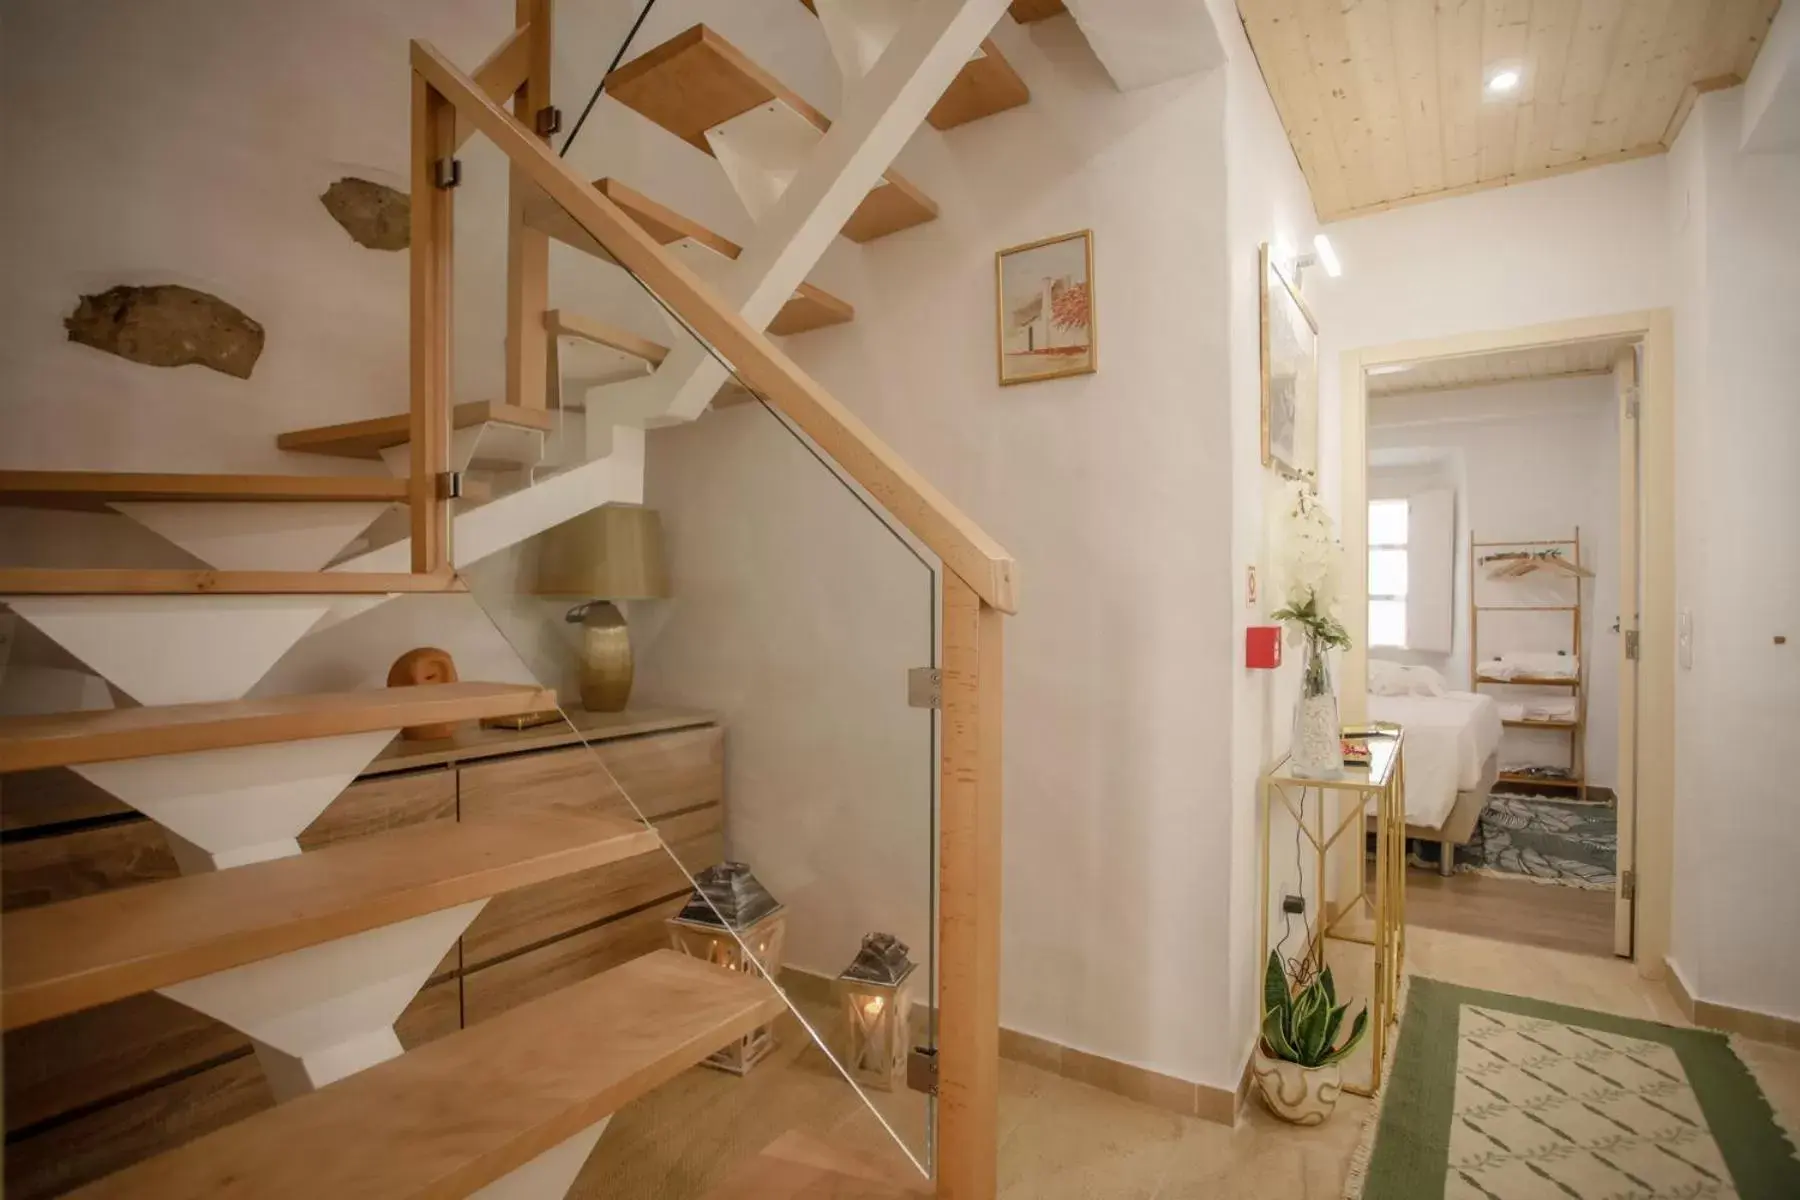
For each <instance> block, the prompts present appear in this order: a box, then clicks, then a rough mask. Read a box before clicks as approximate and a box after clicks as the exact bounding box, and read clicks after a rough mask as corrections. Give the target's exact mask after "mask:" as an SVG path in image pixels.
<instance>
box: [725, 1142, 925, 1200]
mask: <svg viewBox="0 0 1800 1200" xmlns="http://www.w3.org/2000/svg"><path fill="white" fill-rule="evenodd" d="M932 1194H933V1192H932V1189H931V1186H930V1184H929V1183H928V1182H926V1181H925V1180H924V1179H921V1178H919V1177H918V1175H917V1173H916V1172H915V1171H914V1170H913V1169H912V1166H911V1164H910V1163H907V1162H906V1159H905V1157H904V1156H903V1155H902V1154H901V1153H900V1151H899V1149H898V1148H895V1150H894V1152H893V1155H892V1161H878V1160H877V1159H875V1158H874V1156H872V1155H868V1154H861V1153H857V1152H855V1151H850V1150H845V1149H842V1148H840V1147H837V1146H833V1145H830V1144H829V1143H827V1142H825V1141H823V1140H821V1139H819V1138H816V1137H813V1136H811V1135H809V1134H806V1133H802V1132H800V1131H799V1130H791V1131H789V1132H788V1133H785V1134H783V1135H782V1136H781V1137H779V1138H777V1139H776V1140H775V1141H773V1142H771V1143H770V1144H769V1145H768V1146H767V1147H766V1148H765V1149H764V1150H763V1152H762V1153H761V1154H759V1155H757V1156H756V1157H755V1158H753V1159H751V1160H750V1161H749V1162H748V1163H746V1164H745V1165H744V1166H743V1167H741V1168H740V1169H738V1170H737V1171H734V1172H733V1173H732V1174H731V1175H730V1176H729V1177H727V1178H726V1180H725V1181H724V1182H723V1183H721V1184H719V1185H717V1186H716V1187H714V1188H713V1189H712V1190H711V1191H709V1192H707V1193H706V1200H903V1198H904V1197H907V1196H929V1195H932Z"/></svg>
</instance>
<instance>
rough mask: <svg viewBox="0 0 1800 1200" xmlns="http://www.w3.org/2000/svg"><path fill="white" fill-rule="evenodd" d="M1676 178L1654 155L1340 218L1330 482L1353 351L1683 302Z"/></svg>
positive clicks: (1330, 309) (1330, 357)
mask: <svg viewBox="0 0 1800 1200" xmlns="http://www.w3.org/2000/svg"><path fill="white" fill-rule="evenodd" d="M1667 179H1668V165H1667V162H1666V161H1665V159H1664V158H1662V157H1656V158H1644V159H1638V160H1636V161H1633V162H1628V163H1620V164H1617V165H1614V166H1607V167H1597V168H1595V169H1593V170H1590V171H1577V172H1575V173H1573V174H1569V175H1562V176H1558V177H1556V178H1554V179H1546V180H1540V181H1538V182H1534V183H1528V184H1522V185H1519V186H1515V187H1508V188H1500V189H1497V190H1493V191H1486V192H1475V193H1471V194H1470V195H1467V196H1458V197H1453V198H1451V199H1448V200H1434V201H1431V202H1429V203H1424V204H1416V205H1409V206H1405V207H1401V208H1396V209H1392V210H1390V211H1388V212H1385V213H1378V214H1374V215H1372V216H1367V217H1359V218H1356V219H1354V220H1349V221H1340V222H1337V223H1335V224H1333V225H1332V226H1330V228H1329V229H1328V230H1327V231H1326V232H1327V233H1329V234H1330V236H1331V239H1332V242H1333V244H1334V245H1335V246H1336V247H1337V249H1338V256H1339V257H1340V258H1341V259H1342V260H1343V262H1344V275H1343V277H1342V278H1341V279H1335V280H1324V281H1322V284H1321V287H1320V289H1319V295H1318V300H1317V303H1316V305H1315V311H1316V312H1317V313H1318V316H1319V322H1320V324H1321V326H1322V327H1323V333H1322V334H1321V337H1320V358H1319V367H1320V376H1321V379H1320V389H1319V390H1320V394H1321V396H1322V398H1323V399H1322V403H1321V413H1322V416H1323V428H1322V429H1321V432H1320V438H1321V448H1320V460H1321V462H1322V464H1323V465H1324V483H1325V490H1326V494H1327V495H1335V494H1336V491H1337V487H1338V482H1337V479H1338V471H1339V463H1340V457H1339V440H1338V425H1337V412H1338V397H1339V391H1340V370H1341V362H1342V358H1343V353H1344V351H1346V350H1352V349H1358V348H1362V347H1367V346H1384V345H1389V344H1392V343H1395V342H1404V341H1411V340H1413V339H1416V338H1433V337H1443V336H1446V335H1449V334H1456V333H1472V332H1476V331H1482V330H1497V329H1511V328H1515V327H1517V326H1521V325H1538V324H1542V323H1544V322H1547V321H1560V320H1564V319H1567V318H1573V317H1588V316H1598V315H1602V314H1606V313H1621V312H1634V311H1637V310H1640V309H1645V308H1656V307H1661V306H1663V305H1667V304H1670V303H1672V301H1673V298H1674V284H1673V282H1672V279H1671V272H1670V266H1669V247H1668V237H1667V232H1666V223H1665V217H1664V199H1663V197H1664V192H1665V190H1666V185H1667Z"/></svg>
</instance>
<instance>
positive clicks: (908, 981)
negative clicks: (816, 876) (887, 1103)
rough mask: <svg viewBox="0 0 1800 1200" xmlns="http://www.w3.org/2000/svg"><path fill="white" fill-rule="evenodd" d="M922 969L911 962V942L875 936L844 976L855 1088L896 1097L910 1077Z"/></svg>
mask: <svg viewBox="0 0 1800 1200" xmlns="http://www.w3.org/2000/svg"><path fill="white" fill-rule="evenodd" d="M916 965H917V964H915V963H913V962H912V961H911V960H910V959H908V958H907V957H906V943H905V942H903V941H901V940H900V939H899V938H897V937H895V936H894V935H893V934H891V933H871V934H869V935H868V936H866V937H864V938H863V942H862V949H861V950H860V951H859V952H858V953H857V955H856V959H855V961H853V962H852V963H851V964H850V965H849V966H847V967H845V968H844V970H843V973H842V974H841V975H839V976H838V978H837V990H838V995H839V996H841V997H842V998H843V1002H844V1023H845V1028H846V1029H847V1030H848V1031H849V1042H850V1044H849V1045H848V1046H847V1047H846V1053H845V1056H844V1069H845V1070H846V1071H848V1072H849V1073H850V1078H851V1079H852V1080H853V1081H854V1082H856V1083H860V1084H862V1085H864V1086H865V1087H871V1088H875V1089H877V1090H878V1091H883V1092H891V1091H893V1090H894V1087H895V1083H896V1081H897V1080H899V1079H900V1078H901V1077H902V1075H903V1074H904V1073H905V1071H906V1046H907V1042H908V1040H909V1031H910V1029H911V1020H912V1006H913V986H912V977H913V969H914V967H915V966H916Z"/></svg>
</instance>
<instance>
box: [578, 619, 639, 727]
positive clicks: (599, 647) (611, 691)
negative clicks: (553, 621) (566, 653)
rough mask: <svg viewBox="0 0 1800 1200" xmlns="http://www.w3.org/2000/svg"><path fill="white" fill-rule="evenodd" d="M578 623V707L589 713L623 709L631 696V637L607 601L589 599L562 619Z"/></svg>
mask: <svg viewBox="0 0 1800 1200" xmlns="http://www.w3.org/2000/svg"><path fill="white" fill-rule="evenodd" d="M565 619H566V620H567V621H568V622H569V623H570V624H571V625H579V626H581V706H582V707H583V708H585V709H587V710H588V711H589V712H606V713H613V712H624V711H625V705H626V702H627V701H629V700H630V699H631V636H630V634H629V633H628V632H627V630H626V628H625V617H624V615H623V614H622V613H620V612H619V609H618V606H617V605H615V604H613V603H612V601H610V600H591V601H589V602H588V603H586V604H581V605H577V606H576V607H575V608H572V609H570V610H569V614H568V616H567V617H566V618H565Z"/></svg>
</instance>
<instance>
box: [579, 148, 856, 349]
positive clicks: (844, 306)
mask: <svg viewBox="0 0 1800 1200" xmlns="http://www.w3.org/2000/svg"><path fill="white" fill-rule="evenodd" d="M594 186H595V187H596V188H598V189H599V190H600V194H601V195H603V196H605V197H606V198H607V199H608V200H611V201H612V202H613V203H614V204H617V205H618V206H619V207H620V208H622V209H624V210H625V213H626V215H627V216H629V217H630V218H631V219H632V220H634V221H636V222H637V223H638V224H639V225H641V226H642V227H643V229H644V232H645V233H648V234H649V235H650V236H651V237H653V238H655V239H656V240H657V241H659V242H661V243H662V244H663V245H665V246H666V245H668V244H669V243H670V242H678V241H681V240H682V239H683V238H691V239H692V240H694V241H696V242H699V243H700V244H701V245H703V246H710V247H712V248H713V249H714V250H717V251H718V252H719V253H720V254H723V255H724V256H725V257H726V258H731V259H735V258H737V257H738V255H740V254H742V253H743V252H744V250H743V247H741V246H739V245H738V244H737V243H736V242H734V241H732V240H731V239H730V238H727V237H723V236H721V235H720V234H717V233H714V232H713V231H712V230H710V229H708V228H706V226H704V225H702V224H700V223H699V222H698V221H695V220H692V219H690V218H688V217H685V216H683V215H682V214H680V213H678V212H676V211H675V210H674V209H672V208H669V207H668V206H667V205H664V204H658V203H657V202H656V201H654V200H652V199H650V197H648V196H646V195H644V194H643V193H642V192H640V191H637V190H636V189H634V188H631V187H627V186H626V185H625V184H622V183H620V182H619V181H618V180H616V179H596V180H595V181H594ZM855 317H856V309H855V308H854V307H853V306H852V305H851V304H850V303H849V302H848V301H845V300H840V299H838V298H837V297H836V296H834V295H832V294H831V293H830V292H828V291H826V290H825V289H824V288H821V287H815V286H813V285H812V284H810V283H802V284H801V285H800V286H799V287H798V288H796V289H795V290H794V295H793V297H792V298H791V299H790V300H789V301H788V302H787V303H786V304H784V305H782V306H781V311H780V312H778V313H776V314H775V319H774V320H773V321H771V322H769V332H770V333H775V334H781V335H783V336H785V335H787V334H793V333H805V332H806V331H807V330H809V329H820V328H823V327H824V326H826V325H842V324H844V323H845V322H847V321H851V320H854V319H855Z"/></svg>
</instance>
